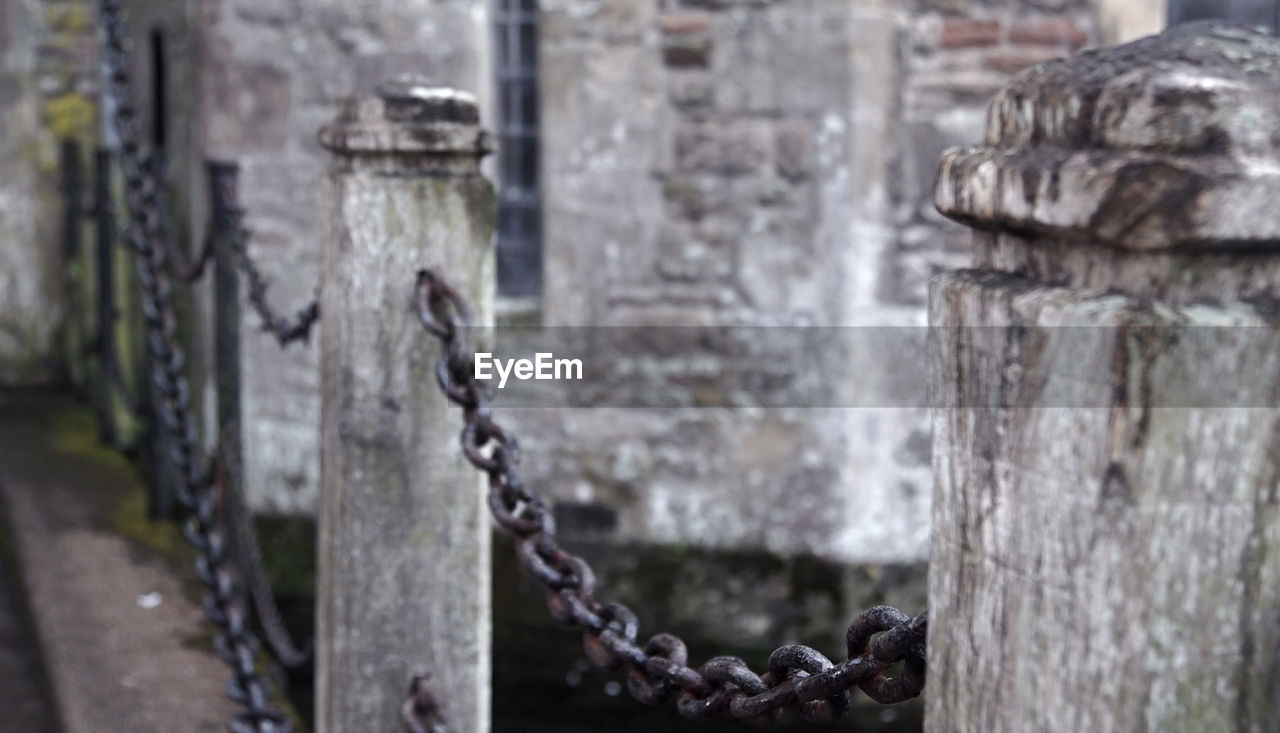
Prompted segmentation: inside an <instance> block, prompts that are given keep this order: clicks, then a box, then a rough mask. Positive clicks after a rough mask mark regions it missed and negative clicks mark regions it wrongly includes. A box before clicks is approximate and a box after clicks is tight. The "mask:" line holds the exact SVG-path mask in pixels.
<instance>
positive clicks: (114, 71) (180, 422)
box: [99, 0, 292, 733]
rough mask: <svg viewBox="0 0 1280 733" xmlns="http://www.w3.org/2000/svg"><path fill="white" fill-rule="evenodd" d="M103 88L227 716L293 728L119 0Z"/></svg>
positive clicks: (253, 727) (237, 724)
mask: <svg viewBox="0 0 1280 733" xmlns="http://www.w3.org/2000/svg"><path fill="white" fill-rule="evenodd" d="M99 11H100V14H101V21H102V24H103V31H104V32H103V47H102V53H103V58H104V61H105V64H106V71H107V73H106V80H105V81H106V83H105V91H106V93H108V94H110V95H111V96H112V97H113V101H114V102H115V112H114V115H113V117H112V120H111V122H112V124H113V126H114V127H115V132H116V134H117V135H118V137H119V140H120V165H121V168H122V169H123V171H124V179H125V202H126V204H127V206H128V211H129V226H128V228H127V230H126V236H127V240H126V241H127V243H128V245H129V247H130V248H131V249H132V250H133V251H134V253H135V256H136V259H137V265H138V267H137V269H138V278H139V281H140V283H141V286H142V312H143V318H144V320H145V326H146V342H147V349H148V355H149V357H150V359H149V364H150V374H149V377H150V382H151V388H152V390H153V391H154V393H155V396H156V400H155V403H156V404H155V406H154V407H155V411H156V418H157V420H158V422H159V424H160V426H161V428H162V429H163V430H165V431H166V432H167V433H168V435H169V436H170V440H169V441H168V446H169V451H168V458H169V461H170V463H171V465H172V466H173V469H174V471H175V473H177V474H178V476H179V477H180V478H181V482H182V486H181V489H180V490H179V492H178V500H179V502H181V503H182V505H183V506H184V507H185V508H186V509H188V510H189V511H190V512H191V518H190V519H189V520H188V522H187V523H186V525H185V526H184V531H183V534H184V535H185V536H186V538H187V541H188V542H190V543H191V545H192V546H193V547H194V548H195V549H196V552H197V557H196V573H197V575H198V576H199V578H200V581H201V582H202V583H203V584H204V586H205V588H206V589H207V590H208V591H209V593H208V595H207V596H206V597H205V602H204V610H205V614H206V615H207V616H208V617H209V619H210V621H212V622H213V623H214V625H215V626H217V627H218V634H217V636H216V637H215V639H214V648H215V650H216V651H217V653H218V655H219V656H220V657H222V659H223V660H225V661H226V662H227V663H228V664H229V665H230V666H231V668H232V676H231V678H230V679H229V680H228V681H227V691H228V693H229V694H230V696H231V697H232V699H234V700H236V701H237V702H239V703H240V704H241V705H242V706H243V708H244V709H243V710H242V711H240V712H238V713H236V715H235V716H234V718H233V719H232V720H231V723H230V729H231V730H232V731H233V733H284V732H286V731H289V730H291V729H292V722H291V720H290V719H289V717H288V716H287V715H285V714H284V713H283V712H281V711H280V710H279V709H277V708H276V707H274V706H273V705H272V704H271V699H270V698H271V692H270V683H269V682H268V681H267V679H266V678H265V677H264V676H263V675H262V674H260V673H259V672H258V670H257V669H256V668H255V665H254V658H255V657H256V655H257V652H258V641H257V638H256V637H255V636H254V634H253V631H252V630H251V629H250V628H249V624H248V615H247V614H246V612H245V610H244V603H243V601H242V598H241V595H240V593H239V592H238V587H237V583H236V582H235V575H234V572H233V570H232V568H231V567H230V562H229V560H230V558H229V555H228V551H227V549H228V548H227V537H226V533H225V531H224V530H223V528H222V527H221V526H220V523H219V522H218V517H217V499H216V497H215V495H214V491H213V486H212V482H211V477H210V476H209V473H210V472H208V471H205V470H204V469H203V468H202V467H201V466H200V460H199V456H198V449H197V447H196V445H197V443H196V427H195V422H194V421H193V419H192V415H191V409H190V386H189V384H188V382H187V380H186V377H185V376H184V375H183V373H182V368H183V364H184V356H183V352H182V348H181V347H180V346H179V345H178V343H177V339H176V337H175V335H174V321H175V318H174V313H173V305H172V303H171V301H170V288H169V281H168V277H167V273H166V271H165V260H166V246H165V245H164V244H163V243H162V242H161V238H162V237H161V234H162V232H161V226H160V220H159V217H160V214H159V209H158V207H159V199H158V194H157V186H156V181H155V178H154V176H153V169H152V166H151V164H150V152H149V151H148V150H147V149H146V148H145V147H144V146H143V144H142V142H141V139H142V136H141V135H140V130H139V128H140V124H141V120H140V119H139V117H138V115H137V113H136V111H135V110H134V108H133V102H132V98H133V97H132V92H133V90H132V83H131V79H130V77H129V75H128V62H129V57H128V46H127V43H126V41H125V27H124V21H123V18H122V15H121V0H100V2H99Z"/></svg>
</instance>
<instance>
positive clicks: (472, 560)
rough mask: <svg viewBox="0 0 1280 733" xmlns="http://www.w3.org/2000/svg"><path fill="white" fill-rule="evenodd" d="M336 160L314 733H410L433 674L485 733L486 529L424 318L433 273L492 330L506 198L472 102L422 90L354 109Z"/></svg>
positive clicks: (330, 130) (327, 279)
mask: <svg viewBox="0 0 1280 733" xmlns="http://www.w3.org/2000/svg"><path fill="white" fill-rule="evenodd" d="M320 142H321V143H322V144H323V145H324V146H325V147H327V148H328V149H329V150H330V151H332V152H333V154H334V157H333V165H332V168H331V169H330V173H329V186H328V189H329V190H328V197H327V200H328V204H327V206H328V217H329V231H328V236H327V238H326V240H325V250H324V277H323V281H322V294H321V301H320V313H321V318H320V326H321V329H320V330H321V400H322V405H321V480H320V483H321V500H320V520H319V553H320V557H319V587H318V589H317V596H318V606H319V620H318V634H317V636H318V641H317V643H316V647H317V669H316V677H317V679H316V719H317V720H316V722H317V730H318V731H320V733H342V732H344V731H356V730H368V731H390V730H399V729H400V727H401V724H400V722H399V717H398V715H399V709H400V705H401V702H402V701H403V700H404V699H405V696H406V694H407V692H408V690H409V683H410V679H411V677H412V676H413V674H414V673H415V672H418V671H427V672H430V673H431V675H432V677H431V685H432V688H433V691H434V693H435V695H436V697H437V699H439V700H440V701H441V703H442V708H443V713H444V716H445V717H446V719H447V721H448V723H449V725H450V727H451V729H452V730H454V731H457V732H458V733H482V732H484V731H487V730H488V729H489V669H490V663H489V649H490V600H489V574H490V571H489V520H488V512H487V510H486V507H485V503H484V491H483V488H482V484H481V477H480V476H479V475H478V474H477V472H476V471H475V470H474V469H473V468H471V466H470V465H469V464H467V463H466V461H465V460H464V459H463V458H462V455H461V453H460V450H459V445H458V433H459V430H460V429H461V427H460V426H461V416H460V414H459V413H458V412H457V410H456V409H455V408H452V407H450V406H449V405H447V404H446V402H445V400H444V398H443V397H442V396H441V394H440V392H439V389H438V387H437V386H436V381H435V375H434V367H435V363H436V360H437V358H438V357H439V346H438V345H437V343H436V341H435V339H433V338H430V337H428V335H427V334H426V333H425V332H424V331H423V330H422V327H421V326H420V325H419V323H418V321H417V318H416V316H415V315H414V314H413V313H412V311H411V308H410V299H411V295H412V293H413V289H414V282H415V275H416V273H417V271H418V270H419V269H421V268H424V267H437V268H439V270H440V271H441V272H442V273H444V274H445V275H446V277H448V278H449V280H450V282H451V283H452V284H453V285H454V286H455V287H456V288H457V290H458V291H459V292H460V293H461V294H462V295H463V296H464V297H465V298H466V299H467V300H468V301H469V302H470V304H471V306H472V318H473V320H474V322H475V323H476V324H488V323H490V322H491V321H492V314H493V298H494V293H493V289H494V259H493V249H492V243H491V238H492V232H493V220H494V194H493V188H492V186H491V185H490V183H489V182H488V181H487V180H486V179H485V178H483V177H482V176H481V175H480V171H479V163H480V159H481V157H482V156H483V155H484V154H486V153H487V152H489V150H490V143H489V137H488V135H487V133H486V132H485V131H484V130H482V129H481V128H480V125H479V114H478V112H477V108H476V103H475V100H474V98H473V97H471V95H469V94H465V93H462V92H457V91H454V90H452V89H441V88H431V87H428V86H424V85H420V84H416V83H413V82H409V81H400V82H395V83H389V84H386V85H383V86H382V87H381V88H380V89H379V92H378V93H377V94H376V95H373V96H367V97H361V98H355V99H351V100H349V101H347V102H346V103H345V104H344V106H343V109H342V111H341V113H340V114H339V116H338V119H337V120H336V121H335V122H334V123H333V124H331V125H329V126H328V127H325V128H324V129H323V130H321V132H320Z"/></svg>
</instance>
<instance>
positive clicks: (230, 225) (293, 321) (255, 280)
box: [219, 178, 320, 348]
mask: <svg viewBox="0 0 1280 733" xmlns="http://www.w3.org/2000/svg"><path fill="white" fill-rule="evenodd" d="M220 185H222V186H225V187H226V190H224V191H221V192H220V193H219V195H221V196H223V197H224V199H223V200H224V201H226V202H227V204H226V211H225V216H226V217H227V221H226V227H227V231H228V236H227V239H228V243H229V244H230V246H231V251H232V252H233V253H235V256H236V268H237V269H238V270H239V271H240V273H241V274H242V275H244V277H245V280H246V281H247V282H248V286H249V293H248V295H249V304H250V305H252V306H253V309H254V310H255V311H257V312H258V317H259V318H261V319H262V330H264V331H266V332H267V333H270V334H271V335H272V336H275V338H276V341H277V342H278V343H279V344H280V346H281V348H283V347H285V346H288V345H289V344H290V343H292V342H294V341H301V342H303V343H307V342H308V341H309V340H310V338H311V327H312V326H313V325H315V322H316V321H318V320H319V319H320V302H319V300H318V299H313V300H312V301H311V302H310V303H308V304H307V305H306V306H304V307H303V308H301V309H299V310H298V312H296V313H294V314H293V317H292V318H286V317H284V316H281V315H279V314H278V313H277V312H276V310H275V309H274V308H272V307H271V302H270V300H269V299H268V298H267V289H268V288H269V287H270V282H269V281H268V280H267V279H266V278H265V277H264V276H263V275H262V272H261V271H260V270H259V269H258V266H257V264H256V263H255V262H254V261H253V258H252V257H250V256H249V230H248V229H246V228H245V226H244V208H243V207H242V206H240V204H239V201H240V197H239V192H238V191H237V190H236V182H235V179H234V178H227V179H224V180H222V181H221V182H220Z"/></svg>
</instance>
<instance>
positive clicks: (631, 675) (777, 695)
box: [401, 270, 928, 733]
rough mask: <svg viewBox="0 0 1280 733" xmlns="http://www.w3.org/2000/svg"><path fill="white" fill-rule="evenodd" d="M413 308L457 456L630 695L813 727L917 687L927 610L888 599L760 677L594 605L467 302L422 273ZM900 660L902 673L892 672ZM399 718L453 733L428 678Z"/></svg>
mask: <svg viewBox="0 0 1280 733" xmlns="http://www.w3.org/2000/svg"><path fill="white" fill-rule="evenodd" d="M414 307H415V309H416V310H417V314H418V318H419V320H420V321H421V323H422V326H423V328H425V329H426V330H427V332H428V333H430V334H431V335H433V336H435V337H436V338H437V339H438V340H439V341H440V344H441V346H442V348H443V353H442V355H441V357H440V361H439V363H438V364H437V367H436V381H437V383H438V384H439V386H440V389H441V390H442V391H443V392H444V394H445V396H446V397H447V398H448V399H449V400H450V401H451V402H453V403H454V404H456V405H458V406H460V407H462V414H463V429H462V434H461V442H462V452H463V454H464V455H465V456H466V459H467V461H468V462H470V463H471V464H472V465H473V466H475V467H476V468H477V469H479V470H480V471H482V472H484V473H485V474H486V475H487V476H488V479H489V495H488V503H489V509H490V511H491V513H492V514H493V518H494V520H495V521H496V522H497V523H498V525H499V526H501V527H502V528H503V529H504V530H506V531H507V532H509V533H511V534H512V535H514V537H515V538H516V552H517V555H518V557H519V560H520V563H521V564H522V565H523V566H524V567H525V569H526V570H528V571H529V572H530V573H531V574H532V575H533V576H534V578H536V579H537V580H538V581H540V582H541V583H542V585H544V586H545V587H546V589H547V605H548V608H549V610H550V612H551V615H552V617H553V618H555V619H556V620H557V621H560V622H562V623H566V624H570V625H575V626H579V627H582V628H583V629H585V633H584V635H583V643H584V646H585V649H586V654H587V657H588V658H589V659H590V660H591V662H592V663H593V664H595V665H596V666H597V667H600V668H603V669H605V670H610V671H614V670H620V669H626V670H627V689H628V690H629V691H630V693H631V695H632V697H634V698H636V699H637V700H639V701H640V702H642V703H646V704H658V703H661V702H664V701H666V700H668V699H670V698H672V697H675V696H678V698H677V700H676V707H677V709H678V710H679V712H680V714H681V715H682V716H684V717H685V718H689V719H692V720H706V719H710V718H716V717H721V716H724V715H726V714H728V715H730V716H732V717H734V718H737V719H739V720H743V721H746V722H750V723H770V722H774V721H778V720H782V719H784V717H794V716H795V715H799V717H801V718H803V719H804V720H806V721H811V722H832V721H834V720H837V719H839V718H840V717H842V716H843V715H844V714H845V713H846V712H848V710H849V707H850V690H851V689H852V688H854V687H857V688H859V689H861V690H862V691H863V692H865V693H866V694H867V695H868V696H869V697H870V698H871V699H872V700H875V701H876V702H879V703H883V704H889V703H896V702H901V701H903V700H907V699H909V698H913V697H916V696H917V695H919V694H920V692H921V690H922V689H923V688H924V672H925V632H926V628H927V624H928V621H927V614H924V613H922V614H920V615H919V616H916V617H914V618H913V617H910V616H908V615H907V614H905V613H903V612H902V611H899V610H898V609H896V608H892V607H890V606H876V607H874V608H871V609H868V610H866V611H864V612H862V613H861V614H859V615H858V617H857V618H855V619H854V620H853V623H852V624H850V625H849V628H848V630H847V632H846V634H845V647H846V652H847V658H846V659H845V660H844V661H841V662H839V663H834V664H833V663H832V662H831V660H829V659H827V657H825V656H824V655H823V654H822V653H821V652H819V651H818V650H816V649H813V648H811V647H807V646H802V645H799V644H791V645H787V646H783V647H780V648H778V649H777V650H775V651H774V652H773V654H771V655H770V656H769V662H768V665H769V669H768V671H767V672H764V673H763V674H756V673H755V672H753V671H751V669H750V668H749V667H748V666H747V664H746V663H745V662H744V661H742V660H741V659H738V658H737V657H727V656H722V657H715V658H713V659H711V660H709V661H707V662H706V663H704V664H703V665H702V666H700V667H698V668H696V669H695V668H693V667H690V666H688V652H687V649H686V647H685V643H684V642H683V641H682V640H681V639H680V638H679V637H677V636H674V635H672V634H668V633H659V634H656V635H654V636H652V637H650V638H649V639H648V640H647V641H645V642H644V643H643V644H641V643H639V642H638V641H637V638H638V634H639V623H638V621H637V619H636V616H635V614H634V613H633V612H632V611H631V610H630V609H629V608H627V607H626V606H624V605H623V604H621V603H616V602H612V603H601V602H600V601H598V600H596V588H595V574H594V572H593V571H592V569H591V566H590V565H589V564H588V563H587V561H586V560H584V559H583V558H581V557H578V556H576V555H572V554H570V553H569V552H567V551H566V550H565V549H564V548H562V547H561V546H560V545H559V543H558V542H557V541H556V528H555V521H554V519H553V517H552V514H551V511H550V509H549V508H548V507H547V505H546V504H545V503H544V502H543V501H542V499H541V498H540V497H539V496H538V495H537V494H535V493H534V492H533V491H531V490H530V489H528V488H527V487H525V485H524V484H523V483H522V482H521V480H520V477H519V475H518V474H517V472H516V467H517V465H518V464H519V460H520V452H519V446H518V444H517V441H516V437H515V436H514V435H512V434H511V433H510V432H509V431H507V430H506V429H505V428H503V427H502V426H501V425H499V424H498V423H497V422H495V421H494V419H493V416H492V408H491V402H490V394H489V392H488V389H487V388H486V387H485V386H483V385H482V384H480V383H479V382H478V381H477V380H476V379H475V376H474V372H473V369H472V359H473V356H472V353H471V351H470V347H469V346H468V342H467V329H468V327H469V317H468V310H467V305H466V303H465V302H464V301H463V299H462V298H461V296H459V295H458V293H457V292H456V291H455V290H454V289H453V288H452V287H450V286H449V284H448V283H447V282H445V280H444V279H443V278H442V277H441V276H440V275H439V274H438V273H436V272H434V271H432V270H423V271H421V272H420V273H418V280H417V284H416V288H415V293H414ZM899 662H901V663H902V667H901V669H900V670H899V671H898V672H897V673H896V674H895V675H893V676H887V675H886V672H887V671H888V670H889V669H890V667H892V666H893V665H895V664H897V663H899ZM401 717H402V719H403V721H404V725H405V729H406V730H407V731H410V732H411V733H439V732H440V731H443V730H445V729H446V728H445V723H444V720H443V717H442V716H441V712H440V706H439V705H438V703H437V701H436V700H435V698H434V697H433V696H432V694H431V690H430V687H429V684H428V682H427V679H426V677H425V676H421V675H420V676H417V677H415V678H414V680H413V681H412V683H411V686H410V691H409V696H408V698H407V699H406V700H405V702H404V704H403V706H402V708H401Z"/></svg>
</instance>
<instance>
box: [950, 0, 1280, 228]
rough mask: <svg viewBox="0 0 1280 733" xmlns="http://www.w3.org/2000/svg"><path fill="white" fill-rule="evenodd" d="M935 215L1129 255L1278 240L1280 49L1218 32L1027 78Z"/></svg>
mask: <svg viewBox="0 0 1280 733" xmlns="http://www.w3.org/2000/svg"><path fill="white" fill-rule="evenodd" d="M934 204H935V205H936V206H937V208H938V210H939V211H940V212H942V213H943V214H945V215H946V216H949V217H951V218H953V219H957V220H960V221H962V222H965V223H967V224H970V225H972V226H975V227H979V228H988V229H1006V230H1012V231H1019V232H1022V233H1026V234H1031V235H1042V236H1047V237H1051V238H1060V239H1067V240H1084V241H1091V242H1094V243H1097V244H1104V245H1108V246H1112V247H1118V248H1123V249H1130V250H1160V249H1169V248H1175V247H1177V248H1183V247H1195V248H1208V249H1228V248H1249V247H1257V246H1261V245H1270V246H1273V247H1274V246H1275V245H1276V244H1277V243H1278V242H1280V38H1277V37H1275V36H1272V35H1270V34H1268V33H1266V32H1264V31H1263V30H1261V29H1253V28H1244V27H1236V26H1230V25H1224V24H1221V23H1217V22H1206V23H1191V24H1187V25H1182V26H1176V27H1174V28H1171V29H1169V30H1167V31H1165V32H1164V33H1162V34H1160V35H1156V36H1150V37H1148V38H1143V39H1141V40H1138V41H1134V42H1133V43H1129V44H1125V45H1122V46H1116V47H1111V48H1104V49H1094V50H1088V51H1084V52H1081V53H1079V54H1077V55H1075V56H1072V57H1070V58H1066V59H1055V60H1053V61H1048V62H1045V63H1043V64H1040V65H1038V66H1035V67H1032V68H1030V69H1028V70H1026V71H1024V72H1022V73H1021V74H1019V75H1018V76H1017V77H1015V78H1014V79H1013V81H1012V82H1011V83H1010V84H1009V85H1008V86H1007V87H1005V88H1004V89H1003V90H1001V91H1000V92H999V93H998V94H996V96H995V98H994V99H993V100H992V101H991V105H990V107H989V108H988V112H987V131H986V140H985V141H984V144H983V145H982V146H979V147H970V148H953V149H951V150H948V151H947V152H946V153H945V154H944V155H943V158H942V162H941V166H940V169H939V174H938V182H937V186H936V188H935V190H934Z"/></svg>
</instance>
